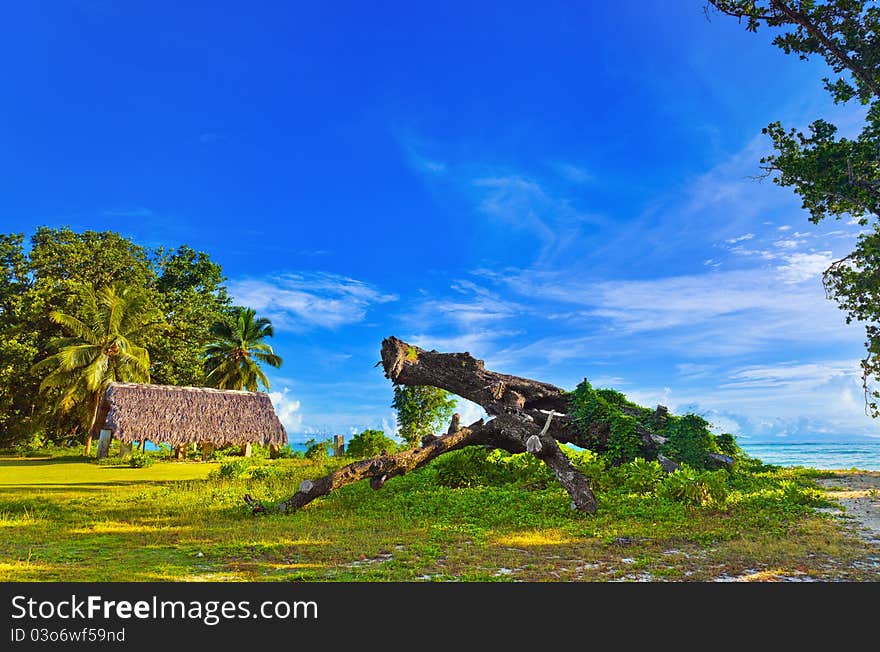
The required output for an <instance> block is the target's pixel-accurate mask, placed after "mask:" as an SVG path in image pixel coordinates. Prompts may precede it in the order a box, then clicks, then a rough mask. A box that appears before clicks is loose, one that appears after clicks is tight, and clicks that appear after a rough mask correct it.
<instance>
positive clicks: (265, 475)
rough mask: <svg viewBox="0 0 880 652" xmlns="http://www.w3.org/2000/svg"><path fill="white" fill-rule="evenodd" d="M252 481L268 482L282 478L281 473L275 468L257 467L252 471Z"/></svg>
mask: <svg viewBox="0 0 880 652" xmlns="http://www.w3.org/2000/svg"><path fill="white" fill-rule="evenodd" d="M250 476H251V479H252V480H268V479H270V478H277V477H280V476H281V471H280V470H279V469H278V468H277V467H275V466H268V465H267V466H257V467H254V468H253V469H251V473H250Z"/></svg>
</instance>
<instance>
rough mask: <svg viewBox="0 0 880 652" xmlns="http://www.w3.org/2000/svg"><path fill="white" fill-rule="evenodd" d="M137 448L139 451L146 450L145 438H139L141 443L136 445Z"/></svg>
mask: <svg viewBox="0 0 880 652" xmlns="http://www.w3.org/2000/svg"><path fill="white" fill-rule="evenodd" d="M138 448H139V449H140V451H141V453H143V452H144V451H145V450H147V440H146V439H141V445H140V446H138Z"/></svg>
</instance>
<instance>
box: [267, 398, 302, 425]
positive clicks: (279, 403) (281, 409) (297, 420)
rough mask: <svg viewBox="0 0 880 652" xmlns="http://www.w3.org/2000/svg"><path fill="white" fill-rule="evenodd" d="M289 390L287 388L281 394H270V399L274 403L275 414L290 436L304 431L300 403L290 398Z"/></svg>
mask: <svg viewBox="0 0 880 652" xmlns="http://www.w3.org/2000/svg"><path fill="white" fill-rule="evenodd" d="M289 391H290V390H289V389H288V388H287V387H285V388H284V389H282V390H281V391H280V392H278V391H275V392H269V399H270V400H271V401H272V407H274V408H275V414H277V415H278V419H279V420H280V421H281V423H282V424H283V425H284V429H285V430H286V431H287V434H288V435H291V434H293V433H297V432H300V431H301V430H302V421H303V417H302V413H300V411H299V410H300V402H299V401H294V400H292V399H291V398H290V397H288V393H289Z"/></svg>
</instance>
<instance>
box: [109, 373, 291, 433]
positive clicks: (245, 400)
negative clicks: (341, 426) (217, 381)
mask: <svg viewBox="0 0 880 652" xmlns="http://www.w3.org/2000/svg"><path fill="white" fill-rule="evenodd" d="M95 426H96V428H95V430H99V429H101V428H106V429H109V430H112V431H113V436H114V437H116V438H117V439H120V440H122V441H124V442H131V441H140V440H142V439H148V440H150V441H154V442H167V443H169V444H171V445H172V446H177V445H180V444H189V443H193V442H202V441H206V442H213V443H215V444H217V445H223V444H225V443H229V444H244V443H247V442H251V443H260V444H278V445H282V444H285V443H287V433H286V432H285V431H284V426H282V425H281V421H279V419H278V417H277V415H276V414H275V410H274V409H273V407H272V401H270V400H269V395H268V394H264V393H262V392H242V391H236V390H231V389H222V390H221V389H211V388H208V387H174V386H171V385H141V384H137V383H110V385H109V387H108V388H107V392H106V393H105V394H104V400H103V401H102V403H101V406H100V409H99V412H98V418H97V421H96V424H95Z"/></svg>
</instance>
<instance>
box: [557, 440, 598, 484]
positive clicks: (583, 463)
mask: <svg viewBox="0 0 880 652" xmlns="http://www.w3.org/2000/svg"><path fill="white" fill-rule="evenodd" d="M560 448H561V449H562V452H563V453H565V454H566V456H568V459H570V460H571V463H572V464H573V465H574V466H575V468H577V470H578V471H580V472H581V473H583V474H584V477H586V478H587V482H588V483H589V484H590V486H591V487H593V488H598V487H599V486H600V485H602V484H603V482H604V481H605V478H606V469H607V464H606V463H605V460H604V459H603V458H602V457H600V456H599V455H597V454H596V453H594V452H593V451H589V450H577V449H574V448H571V447H570V446H560Z"/></svg>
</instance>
